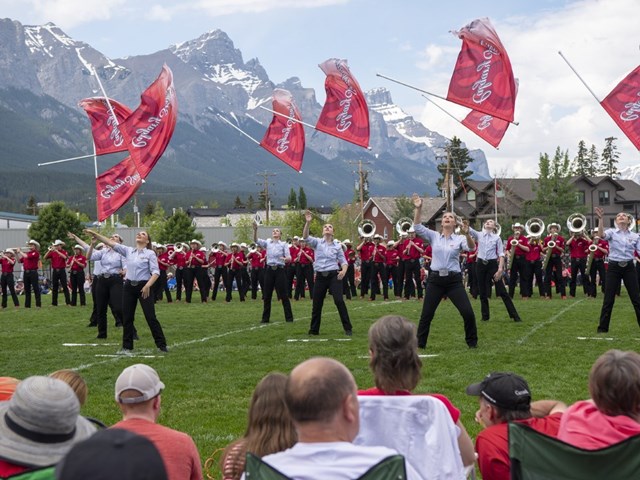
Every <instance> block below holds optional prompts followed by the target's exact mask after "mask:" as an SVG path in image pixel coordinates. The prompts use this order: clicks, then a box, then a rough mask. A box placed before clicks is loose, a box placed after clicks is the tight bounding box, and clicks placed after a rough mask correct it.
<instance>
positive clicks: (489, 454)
mask: <svg viewBox="0 0 640 480" xmlns="http://www.w3.org/2000/svg"><path fill="white" fill-rule="evenodd" d="M467 394H469V395H474V396H477V397H478V401H479V402H480V409H479V410H478V411H477V412H476V421H477V422H478V423H480V425H482V426H483V427H484V430H482V431H481V432H480V433H479V434H478V437H477V438H476V452H477V453H478V466H479V467H480V472H481V473H482V478H485V479H490V480H510V478H511V462H510V461H509V436H508V435H509V434H508V425H507V424H508V423H509V422H513V421H515V422H519V423H523V424H525V425H528V426H530V427H531V428H533V429H535V430H537V431H539V432H541V433H544V434H545V435H549V436H551V437H555V436H557V434H558V428H559V427H560V419H561V418H562V412H563V411H564V410H566V408H567V406H566V405H565V404H564V403H562V402H558V401H555V400H538V401H536V402H533V403H532V402H531V393H530V390H529V385H528V384H527V382H526V381H525V379H524V378H522V377H520V376H519V375H516V374H514V373H503V372H493V373H490V374H489V375H487V376H486V377H485V378H484V380H483V381H482V382H480V383H474V384H473V385H469V386H468V387H467Z"/></svg>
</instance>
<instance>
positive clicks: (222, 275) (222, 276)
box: [211, 267, 232, 300]
mask: <svg viewBox="0 0 640 480" xmlns="http://www.w3.org/2000/svg"><path fill="white" fill-rule="evenodd" d="M221 281H222V285H223V286H224V289H225V290H231V288H232V287H231V286H229V273H228V272H227V267H216V268H215V270H214V273H213V291H212V292H211V300H215V299H216V297H217V296H218V290H219V289H220V282H221Z"/></svg>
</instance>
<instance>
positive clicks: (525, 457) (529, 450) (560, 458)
mask: <svg viewBox="0 0 640 480" xmlns="http://www.w3.org/2000/svg"><path fill="white" fill-rule="evenodd" d="M509 457H510V459H511V480H630V479H635V478H640V435H637V436H635V437H631V438H628V439H627V440H625V441H623V442H620V443H616V444H615V445H611V446H609V447H606V448H602V449H600V450H584V449H582V448H577V447H574V446H572V445H569V444H567V443H564V442H561V441H560V440H558V439H557V438H553V437H549V436H547V435H544V434H542V433H540V432H537V431H535V430H534V429H533V428H531V427H529V426H527V425H522V424H520V423H517V422H512V423H510V424H509Z"/></svg>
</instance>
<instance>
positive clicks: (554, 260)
mask: <svg viewBox="0 0 640 480" xmlns="http://www.w3.org/2000/svg"><path fill="white" fill-rule="evenodd" d="M554 269H555V275H556V277H555V278H556V290H559V291H560V295H562V296H563V297H564V296H566V295H567V290H566V289H565V286H564V277H563V276H562V258H561V257H560V255H551V258H550V259H549V263H548V264H547V269H546V270H545V272H544V294H545V295H547V296H549V297H552V296H553V295H552V294H551V275H552V273H553V270H554Z"/></svg>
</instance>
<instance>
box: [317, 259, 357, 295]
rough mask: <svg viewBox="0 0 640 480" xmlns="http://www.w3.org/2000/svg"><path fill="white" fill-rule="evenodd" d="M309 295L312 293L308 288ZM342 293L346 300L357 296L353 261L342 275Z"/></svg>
mask: <svg viewBox="0 0 640 480" xmlns="http://www.w3.org/2000/svg"><path fill="white" fill-rule="evenodd" d="M309 292H310V295H313V290H311V289H309ZM342 293H344V294H345V295H346V296H347V299H348V300H351V297H357V296H358V292H357V290H356V267H355V264H354V263H350V264H349V267H348V268H347V274H346V275H345V276H344V277H342Z"/></svg>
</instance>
